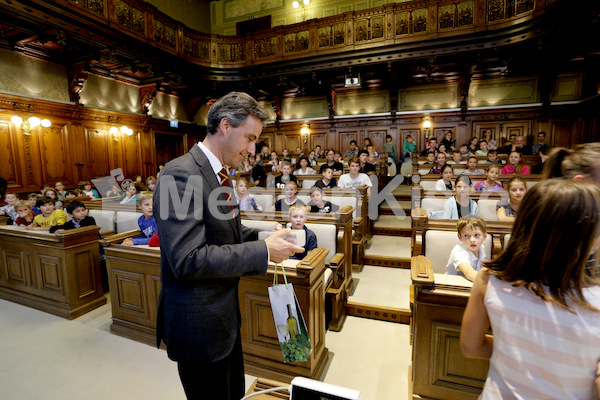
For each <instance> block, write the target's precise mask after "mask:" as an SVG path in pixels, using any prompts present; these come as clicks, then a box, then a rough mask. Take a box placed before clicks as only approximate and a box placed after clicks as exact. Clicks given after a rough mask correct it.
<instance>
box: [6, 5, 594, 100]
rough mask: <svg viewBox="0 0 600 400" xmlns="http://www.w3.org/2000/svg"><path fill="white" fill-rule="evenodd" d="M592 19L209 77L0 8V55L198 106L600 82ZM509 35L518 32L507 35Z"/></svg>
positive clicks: (116, 40) (103, 32) (84, 26)
mask: <svg viewBox="0 0 600 400" xmlns="http://www.w3.org/2000/svg"><path fill="white" fill-rule="evenodd" d="M597 15H598V14H597V10H596V14H595V15H593V16H592V17H590V18H589V19H588V20H587V21H586V25H585V27H584V28H581V27H579V26H578V23H577V22H573V21H565V24H564V25H562V26H558V24H557V22H560V21H550V22H548V23H543V24H538V25H536V26H535V28H536V29H537V30H535V31H534V32H533V33H532V34H531V39H529V40H524V41H522V42H519V43H517V44H510V40H511V36H510V34H511V31H510V29H507V30H506V31H504V35H505V37H502V36H500V35H497V36H492V35H490V34H486V33H481V34H478V35H472V36H470V37H463V38H461V42H460V43H456V42H455V40H454V39H453V38H451V37H450V38H446V39H439V40H437V41H435V43H431V44H427V43H425V44H422V45H419V46H420V50H421V55H420V56H419V55H415V56H414V57H404V58H402V59H400V57H398V54H399V53H400V52H402V51H406V50H405V48H400V47H397V48H393V47H386V48H379V49H375V50H370V49H362V50H360V51H356V53H355V54H352V55H350V56H348V54H345V55H343V56H340V55H336V54H335V53H332V54H330V55H328V56H327V57H325V58H323V57H321V58H318V57H313V58H310V57H307V58H306V59H300V60H298V61H294V62H280V63H271V64H267V65H262V66H260V67H248V68H244V69H241V70H215V69H211V68H207V67H202V66H199V65H196V64H192V63H190V62H187V61H185V60H183V59H179V58H177V57H175V56H174V55H172V54H169V53H167V52H164V51H161V50H160V49H158V48H155V47H152V46H150V45H147V44H145V43H144V42H143V41H141V40H136V39H134V38H132V37H130V36H126V35H123V34H120V33H119V32H118V31H117V30H114V29H111V28H110V27H107V26H101V25H100V24H98V23H96V22H94V21H91V20H83V19H79V20H77V19H75V18H71V17H70V16H60V14H57V13H56V12H54V14H52V18H48V20H44V19H40V18H32V17H31V16H30V15H27V14H15V13H14V10H12V9H9V8H7V7H5V6H2V5H0V48H4V49H8V50H11V51H17V52H19V53H22V54H25V55H28V56H32V57H36V58H40V59H44V60H48V61H52V62H55V63H58V64H61V65H65V66H66V67H67V68H68V69H69V71H70V75H73V76H74V70H82V69H83V70H85V71H86V72H89V73H93V74H97V75H100V76H104V77H109V78H113V79H116V80H119V81H123V82H127V83H129V84H134V85H138V86H147V85H154V84H155V85H156V89H157V90H159V91H163V92H167V93H173V94H178V95H181V96H182V97H184V98H188V99H190V98H197V97H198V96H199V93H200V94H201V97H202V98H204V99H207V98H211V97H219V96H220V95H222V94H223V93H225V92H227V91H230V90H245V91H249V92H250V93H253V94H255V95H256V96H257V97H259V98H263V99H267V100H272V99H273V97H274V96H277V97H279V98H285V97H296V96H310V95H323V94H326V95H328V96H330V95H331V92H333V93H341V92H344V91H355V90H397V89H398V88H399V87H406V86H415V85H422V84H433V83H460V82H464V81H465V78H466V79H467V80H468V81H471V80H477V79H486V78H492V77H507V76H519V75H520V76H523V75H528V74H529V75H538V74H543V73H550V72H552V71H554V72H556V73H558V72H564V71H565V70H570V69H571V70H577V69H584V70H587V71H591V74H592V75H593V74H596V75H600V73H599V72H598V71H599V69H600V67H599V66H600V60H599V58H600V57H599V54H600V42H598V41H596V40H588V39H589V38H592V37H598V34H599V31H600V30H599V29H598V25H599V24H598V18H597ZM61 18H62V19H61ZM56 21H58V22H56ZM61 25H64V27H63V26H61ZM579 28H581V29H579ZM517 29H524V28H522V27H521V28H520V27H515V28H514V30H517ZM544 29H545V30H544ZM575 29H578V30H577V31H576V32H575V31H574V30H575ZM581 35H585V36H584V37H582V36H581ZM507 38H508V39H507ZM578 38H579V40H577V39H578ZM476 45H477V46H476ZM470 46H472V47H473V49H472V50H470V49H469V48H470ZM405 47H406V46H405ZM415 53H417V52H416V51H415ZM350 71H352V72H353V73H360V74H361V78H362V88H360V89H356V88H347V87H345V85H344V77H345V75H346V74H348V73H349V72H350ZM549 71H550V72H549Z"/></svg>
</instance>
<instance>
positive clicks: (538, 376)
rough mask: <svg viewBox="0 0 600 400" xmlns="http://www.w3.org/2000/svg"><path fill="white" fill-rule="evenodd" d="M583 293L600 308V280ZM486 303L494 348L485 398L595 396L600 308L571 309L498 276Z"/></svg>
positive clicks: (490, 288) (582, 397) (568, 397)
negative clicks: (502, 279)
mask: <svg viewBox="0 0 600 400" xmlns="http://www.w3.org/2000/svg"><path fill="white" fill-rule="evenodd" d="M583 293H584V296H585V298H586V300H587V301H588V303H590V304H591V305H593V306H594V307H596V308H598V309H600V286H594V287H590V288H585V289H584V291H583ZM485 306H486V309H487V312H488V315H489V317H490V323H491V326H492V332H493V335H494V350H493V353H492V357H491V358H490V369H489V372H488V376H487V379H486V381H485V387H484V389H483V392H482V394H481V396H480V399H486V400H487V399H561V400H566V399H595V397H594V388H593V381H594V378H595V373H596V368H597V367H598V361H599V360H600V312H593V311H589V310H586V309H583V308H581V307H579V306H573V307H571V308H573V309H574V310H575V311H576V312H577V313H576V314H574V313H571V312H569V311H567V310H566V309H564V308H562V307H559V306H558V305H556V304H553V303H550V302H545V301H543V300H542V299H541V298H540V297H538V296H536V295H535V294H533V293H531V292H530V291H528V290H527V289H525V288H524V287H513V286H512V285H511V284H510V283H508V282H504V281H501V280H500V279H498V278H496V277H495V276H491V277H490V280H489V283H488V286H487V292H486V295H485Z"/></svg>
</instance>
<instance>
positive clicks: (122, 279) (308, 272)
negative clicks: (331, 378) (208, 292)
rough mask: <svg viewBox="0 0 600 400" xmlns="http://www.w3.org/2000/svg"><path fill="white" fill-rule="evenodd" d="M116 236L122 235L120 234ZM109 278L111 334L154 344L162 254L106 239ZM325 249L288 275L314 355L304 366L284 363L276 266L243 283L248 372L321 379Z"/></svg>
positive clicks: (286, 378) (324, 351)
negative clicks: (274, 297)
mask: <svg viewBox="0 0 600 400" xmlns="http://www.w3.org/2000/svg"><path fill="white" fill-rule="evenodd" d="M117 236H118V235H117ZM105 242H106V244H107V245H108V246H107V247H105V258H106V266H107V270H108V274H109V280H110V287H111V291H110V295H111V303H112V313H113V322H112V324H111V326H110V330H111V332H112V333H115V334H117V335H120V336H124V337H127V338H129V339H133V340H136V341H139V342H142V343H146V344H150V345H155V343H156V310H157V305H158V297H159V294H160V251H159V250H157V249H156V248H150V247H148V246H133V247H128V246H122V245H119V244H115V243H111V242H110V237H107V238H106V240H105ZM119 242H120V240H119ZM326 255H327V250H325V249H322V248H317V249H315V250H313V251H312V252H311V253H310V254H309V255H308V256H307V257H305V258H304V260H302V262H301V263H300V264H299V265H298V266H297V267H296V268H293V269H290V270H288V269H287V268H286V271H287V273H288V275H287V276H288V282H291V283H292V284H293V285H294V290H295V292H296V296H297V298H298V302H299V303H300V308H301V309H302V313H303V314H304V319H305V321H306V325H307V329H308V333H309V338H310V341H311V345H312V353H311V355H310V357H309V360H308V361H306V362H302V363H289V364H285V363H284V362H283V356H282V354H281V348H280V346H279V341H278V340H277V331H276V329H275V323H274V322H273V315H272V314H271V306H270V302H269V297H268V292H267V288H268V287H269V286H271V285H272V282H273V268H271V267H270V268H269V271H268V273H267V275H266V276H256V277H245V278H242V279H241V280H240V284H239V301H240V311H241V315H242V326H241V335H242V348H243V350H244V363H245V368H246V372H247V373H248V374H251V375H255V376H265V377H268V378H273V379H278V380H282V381H287V382H290V381H291V380H292V379H293V378H294V377H295V376H306V377H309V378H313V379H315V378H318V377H319V376H320V375H321V373H322V371H323V369H324V368H325V364H326V362H327V356H328V350H327V348H326V347H325V331H326V328H327V327H326V325H325V287H324V270H325V257H326Z"/></svg>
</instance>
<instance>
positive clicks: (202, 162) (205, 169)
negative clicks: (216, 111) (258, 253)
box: [190, 145, 242, 241]
mask: <svg viewBox="0 0 600 400" xmlns="http://www.w3.org/2000/svg"><path fill="white" fill-rule="evenodd" d="M190 154H191V155H192V156H193V157H194V160H196V163H197V164H198V166H199V167H200V173H201V174H202V176H203V177H204V181H205V182H206V183H208V187H209V188H210V191H211V192H212V191H213V190H215V189H218V188H220V187H221V184H220V183H219V181H218V180H217V175H216V174H215V172H214V171H213V169H212V166H211V165H210V161H208V157H206V154H204V152H203V151H202V149H201V148H200V146H198V145H194V146H192V148H191V149H190ZM231 199H232V201H234V200H235V196H234V195H233V190H232V197H231ZM235 203H237V201H236V202H235ZM235 208H236V209H237V204H235ZM219 209H220V210H221V212H222V213H223V214H227V213H229V212H231V209H230V208H229V206H227V205H219ZM236 219H239V213H238V218H235V219H234V218H229V219H228V220H227V221H228V222H229V225H230V226H231V229H232V230H233V232H235V235H236V237H237V239H238V241H241V237H242V235H241V234H240V229H241V224H240V223H239V222H237V223H236Z"/></svg>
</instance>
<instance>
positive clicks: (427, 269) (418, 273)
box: [410, 256, 434, 286]
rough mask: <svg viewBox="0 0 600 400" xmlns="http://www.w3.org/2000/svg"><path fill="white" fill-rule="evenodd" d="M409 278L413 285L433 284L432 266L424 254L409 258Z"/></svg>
mask: <svg viewBox="0 0 600 400" xmlns="http://www.w3.org/2000/svg"><path fill="white" fill-rule="evenodd" d="M410 278H411V279H412V281H413V285H419V286H433V284H434V278H433V267H432V266H431V260H430V259H429V258H427V257H425V256H415V257H411V259H410Z"/></svg>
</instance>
